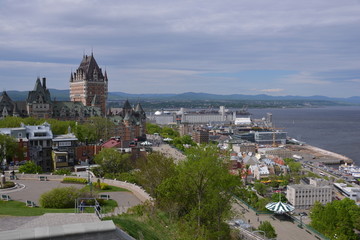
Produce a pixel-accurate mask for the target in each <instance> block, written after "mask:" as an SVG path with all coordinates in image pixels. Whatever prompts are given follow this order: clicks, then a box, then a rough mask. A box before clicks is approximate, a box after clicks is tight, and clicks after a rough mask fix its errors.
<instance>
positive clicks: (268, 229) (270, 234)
mask: <svg viewBox="0 0 360 240" xmlns="http://www.w3.org/2000/svg"><path fill="white" fill-rule="evenodd" d="M258 230H260V231H264V232H265V236H266V237H267V238H275V237H276V236H277V234H276V232H275V229H274V227H273V226H272V225H271V223H270V222H269V221H264V222H262V223H261V224H260V225H259V227H258Z"/></svg>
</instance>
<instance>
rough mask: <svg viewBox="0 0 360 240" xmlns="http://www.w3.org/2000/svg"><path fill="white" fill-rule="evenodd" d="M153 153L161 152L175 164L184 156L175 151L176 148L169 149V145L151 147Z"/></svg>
mask: <svg viewBox="0 0 360 240" xmlns="http://www.w3.org/2000/svg"><path fill="white" fill-rule="evenodd" d="M152 148H153V150H154V151H157V152H161V153H163V154H164V155H165V156H167V157H172V158H174V160H175V163H178V162H179V161H181V160H184V159H185V158H186V156H185V155H184V154H183V153H182V152H180V151H179V150H177V149H176V148H173V147H171V146H170V145H169V144H160V145H159V146H158V147H152Z"/></svg>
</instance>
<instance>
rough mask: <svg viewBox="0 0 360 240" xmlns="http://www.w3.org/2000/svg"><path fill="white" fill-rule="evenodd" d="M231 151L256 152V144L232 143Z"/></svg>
mask: <svg viewBox="0 0 360 240" xmlns="http://www.w3.org/2000/svg"><path fill="white" fill-rule="evenodd" d="M232 149H233V151H235V152H237V153H249V152H251V153H256V151H257V149H256V145H255V144H254V143H240V144H233V145H232Z"/></svg>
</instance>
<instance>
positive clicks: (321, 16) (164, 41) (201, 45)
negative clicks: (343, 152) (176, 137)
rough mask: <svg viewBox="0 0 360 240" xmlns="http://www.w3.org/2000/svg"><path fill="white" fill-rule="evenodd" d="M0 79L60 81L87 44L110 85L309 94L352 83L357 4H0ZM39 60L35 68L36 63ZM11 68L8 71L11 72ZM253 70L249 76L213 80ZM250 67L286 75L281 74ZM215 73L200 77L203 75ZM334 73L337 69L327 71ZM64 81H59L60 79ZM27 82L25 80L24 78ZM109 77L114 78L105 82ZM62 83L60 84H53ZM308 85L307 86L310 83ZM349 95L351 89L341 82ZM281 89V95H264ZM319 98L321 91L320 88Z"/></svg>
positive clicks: (159, 0) (324, 0) (96, 0)
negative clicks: (280, 73)
mask: <svg viewBox="0 0 360 240" xmlns="http://www.w3.org/2000/svg"><path fill="white" fill-rule="evenodd" d="M1 3H2V7H1V8H0V32H1V35H0V52H1V56H0V61H3V62H6V64H5V65H3V66H2V67H1V69H2V72H1V74H0V81H1V82H4V81H6V79H9V78H12V79H13V81H12V82H10V83H9V84H8V86H7V88H11V89H15V88H18V87H19V86H23V85H24V84H22V83H24V82H25V79H24V76H29V77H30V78H31V79H32V77H33V76H34V75H36V74H37V72H39V71H41V73H42V72H44V73H45V74H46V75H47V77H48V78H52V79H56V80H57V81H58V82H56V83H55V82H54V85H56V87H60V88H62V89H64V88H67V87H68V82H67V80H68V77H69V73H70V71H71V69H72V70H74V69H76V68H77V67H78V64H79V63H80V61H81V58H82V55H83V53H84V52H85V53H87V54H89V53H90V52H91V51H92V49H93V52H94V55H95V58H96V60H97V62H98V64H99V65H100V66H101V67H102V68H106V69H107V71H108V74H109V79H110V82H109V85H110V86H111V89H110V90H116V91H123V90H126V91H136V92H149V91H153V92H174V91H175V90H176V91H198V92H200V91H201V92H212V93H216V92H217V91H219V92H221V93H222V94H226V93H228V94H231V93H238V92H239V91H245V89H253V88H258V86H261V88H263V89H287V90H288V89H290V87H293V89H294V90H293V91H294V92H295V93H296V94H298V95H302V94H307V93H308V92H309V86H323V87H324V86H325V85H326V86H327V87H328V91H329V93H330V92H331V93H332V94H336V91H335V90H336V89H335V88H336V85H337V84H336V83H340V82H347V81H349V80H351V79H357V77H358V76H359V75H358V74H354V73H353V72H354V71H356V70H357V69H358V63H359V61H360V55H359V54H358V53H359V52H360V45H359V44H358V39H359V38H360V31H357V29H358V26H359V24H360V15H359V14H358V12H359V11H360V5H359V4H358V3H357V2H352V1H345V2H341V3H340V2H339V1H338V0H318V1H315V2H314V1H310V0H304V1H297V2H296V1H285V2H281V3H280V2H272V1H265V0H243V1H233V0H222V1H220V0H214V1H203V0H184V1H175V2H174V1H166V0H153V1H145V0H139V1H125V0H124V1H117V0H104V1H100V0H71V1H70V0H59V1H52V0H32V1H10V0H4V1H2V2H1ZM39 65H42V67H41V66H39ZM16 66H19V68H17V69H18V71H16V74H18V75H19V77H16V76H14V72H11V71H10V70H13V69H15V68H16ZM242 71H253V73H254V74H253V75H252V76H250V77H249V78H244V77H235V78H232V77H221V76H220V75H221V74H223V75H226V73H228V74H231V73H237V72H242ZM256 71H259V72H264V71H284V72H285V71H292V72H295V73H296V74H289V75H288V76H287V77H286V78H284V77H282V76H279V77H271V76H268V77H267V76H259V75H257V74H255V72H256ZM206 73H211V74H215V75H216V74H218V75H219V76H218V77H211V78H210V77H207V76H205V75H202V74H206ZM334 73H335V74H334ZM62 79H64V80H62ZM26 80H27V81H28V79H26ZM112 81H113V82H112ZM61 83H62V84H63V85H61ZM314 90H315V88H314ZM345 92H346V93H347V94H349V95H355V94H356V91H355V90H354V88H353V87H351V86H349V87H348V89H347V91H345ZM268 93H269V94H271V93H274V94H275V93H279V92H268ZM319 94H325V95H326V94H327V92H324V91H323V90H321V92H319Z"/></svg>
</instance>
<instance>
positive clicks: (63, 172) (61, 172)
mask: <svg viewBox="0 0 360 240" xmlns="http://www.w3.org/2000/svg"><path fill="white" fill-rule="evenodd" d="M53 174H54V175H68V176H70V175H71V174H72V173H71V171H70V170H69V169H59V170H56V171H54V173H53Z"/></svg>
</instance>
